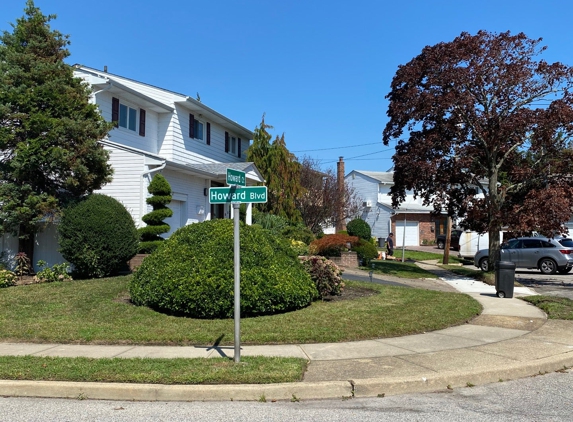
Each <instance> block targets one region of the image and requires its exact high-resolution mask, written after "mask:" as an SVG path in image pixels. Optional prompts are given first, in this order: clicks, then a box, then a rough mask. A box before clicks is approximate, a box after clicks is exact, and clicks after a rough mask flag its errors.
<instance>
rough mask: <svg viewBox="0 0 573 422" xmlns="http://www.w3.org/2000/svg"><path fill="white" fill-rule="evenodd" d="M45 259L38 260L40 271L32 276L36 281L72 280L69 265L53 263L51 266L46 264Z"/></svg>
mask: <svg viewBox="0 0 573 422" xmlns="http://www.w3.org/2000/svg"><path fill="white" fill-rule="evenodd" d="M47 265H48V263H47V262H46V261H38V267H40V271H38V273H37V274H36V276H35V277H34V281H35V282H36V283H53V282H54V281H72V276H71V275H70V274H69V272H70V266H69V265H68V264H66V263H63V264H55V265H54V266H52V268H50V267H48V266H47Z"/></svg>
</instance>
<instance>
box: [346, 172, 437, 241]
mask: <svg viewBox="0 0 573 422" xmlns="http://www.w3.org/2000/svg"><path fill="white" fill-rule="evenodd" d="M345 180H346V183H348V185H349V186H351V187H353V188H354V191H355V193H356V195H357V196H358V197H360V198H361V201H362V215H361V218H362V219H363V220H365V221H366V222H367V223H368V224H369V225H370V227H371V229H372V236H373V237H375V238H377V239H378V240H379V241H380V239H381V240H382V242H383V241H384V239H386V238H387V237H388V234H389V233H390V232H392V233H394V241H395V245H396V246H418V245H421V244H423V243H432V242H434V241H435V238H436V231H437V230H439V228H440V227H443V223H442V222H441V221H440V220H444V221H445V218H441V219H440V218H439V217H436V216H434V215H433V214H432V211H433V207H431V206H424V205H422V200H421V199H420V198H417V199H414V196H413V194H412V193H410V192H407V195H406V201H405V202H403V203H402V204H400V206H399V207H398V208H397V209H393V208H392V198H391V197H390V188H391V187H392V185H393V184H394V173H393V172H376V171H360V170H352V171H351V172H350V173H348V174H347V175H346V176H345ZM438 234H439V233H438ZM382 244H383V243H382Z"/></svg>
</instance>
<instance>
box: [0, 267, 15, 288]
mask: <svg viewBox="0 0 573 422" xmlns="http://www.w3.org/2000/svg"><path fill="white" fill-rule="evenodd" d="M16 280H18V276H17V275H16V274H14V273H13V272H12V271H10V270H0V288H2V287H10V286H14V285H15V284H16Z"/></svg>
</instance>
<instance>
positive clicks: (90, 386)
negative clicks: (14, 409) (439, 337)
mask: <svg viewBox="0 0 573 422" xmlns="http://www.w3.org/2000/svg"><path fill="white" fill-rule="evenodd" d="M570 367H573V351H572V352H569V353H565V354H563V355H559V356H552V357H548V358H543V359H538V360H535V361H531V362H519V363H515V364H512V365H508V366H505V367H493V368H491V369H486V370H471V371H450V372H444V373H438V374H436V373H432V372H430V371H428V373H427V374H426V376H415V377H400V378H398V377H395V378H392V377H388V378H367V379H357V380H348V381H323V382H313V383H305V382H294V383H280V384H237V385H162V384H126V383H96V382H85V383H83V382H59V381H0V396H17V397H44V398H66V399H78V400H82V399H92V400H93V399H95V400H130V401H131V400H135V401H284V400H293V399H295V400H313V399H343V398H352V397H356V398H367V397H384V396H390V395H398V394H408V393H424V392H433V391H438V390H446V389H447V388H448V387H449V388H462V387H467V386H470V385H472V386H473V385H476V386H477V385H484V384H490V383H494V382H499V381H500V380H503V381H508V380H510V379H517V378H524V377H528V376H534V375H539V374H545V373H548V372H555V371H559V370H562V369H565V368H570Z"/></svg>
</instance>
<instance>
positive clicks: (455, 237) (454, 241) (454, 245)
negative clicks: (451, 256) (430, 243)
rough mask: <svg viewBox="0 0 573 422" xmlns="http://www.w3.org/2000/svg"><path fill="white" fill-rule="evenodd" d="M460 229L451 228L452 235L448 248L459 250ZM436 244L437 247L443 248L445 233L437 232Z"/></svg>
mask: <svg viewBox="0 0 573 422" xmlns="http://www.w3.org/2000/svg"><path fill="white" fill-rule="evenodd" d="M462 233H463V231H462V230H457V229H456V230H452V237H451V238H450V248H451V249H453V250H454V251H459V250H460V236H461V235H462ZM436 245H437V246H438V249H444V248H445V247H446V235H445V234H439V235H437V236H436Z"/></svg>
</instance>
